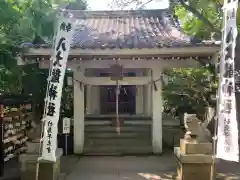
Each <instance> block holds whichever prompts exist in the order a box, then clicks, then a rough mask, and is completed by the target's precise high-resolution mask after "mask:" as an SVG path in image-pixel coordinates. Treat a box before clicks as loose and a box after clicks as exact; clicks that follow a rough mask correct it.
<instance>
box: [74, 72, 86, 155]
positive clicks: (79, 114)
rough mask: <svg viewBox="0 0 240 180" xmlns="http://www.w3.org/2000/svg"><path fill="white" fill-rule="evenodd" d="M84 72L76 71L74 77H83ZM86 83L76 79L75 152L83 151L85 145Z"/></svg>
mask: <svg viewBox="0 0 240 180" xmlns="http://www.w3.org/2000/svg"><path fill="white" fill-rule="evenodd" d="M81 76H82V73H80V72H78V71H75V72H74V74H73V77H74V79H77V80H79V79H81ZM84 109H85V107H84V85H83V84H81V83H79V82H77V81H74V153H75V154H81V153H83V146H84Z"/></svg>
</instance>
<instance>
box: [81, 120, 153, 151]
mask: <svg viewBox="0 0 240 180" xmlns="http://www.w3.org/2000/svg"><path fill="white" fill-rule="evenodd" d="M102 121H109V120H102ZM134 121H135V122H137V124H126V123H125V122H126V121H125V120H124V125H122V126H121V127H120V130H121V131H120V134H118V133H117V132H116V126H114V125H112V124H101V123H100V122H101V121H100V122H99V120H98V119H96V120H95V121H94V120H93V119H91V120H85V142H84V154H85V155H124V154H132V155H134V154H136V155H138V154H151V153H152V138H151V137H152V134H151V121H148V122H147V123H148V124H146V120H134ZM89 122H91V123H90V124H89ZM109 122H110V121H109ZM138 122H140V123H138ZM149 122H150V123H149Z"/></svg>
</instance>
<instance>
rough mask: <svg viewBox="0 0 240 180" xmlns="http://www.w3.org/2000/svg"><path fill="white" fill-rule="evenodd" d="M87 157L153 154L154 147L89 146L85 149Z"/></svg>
mask: <svg viewBox="0 0 240 180" xmlns="http://www.w3.org/2000/svg"><path fill="white" fill-rule="evenodd" d="M84 154H85V155H128V154H129V155H141V154H142V155H143V154H152V146H144V147H143V146H99V147H97V148H96V147H95V146H92V147H91V146H89V147H85V148H84Z"/></svg>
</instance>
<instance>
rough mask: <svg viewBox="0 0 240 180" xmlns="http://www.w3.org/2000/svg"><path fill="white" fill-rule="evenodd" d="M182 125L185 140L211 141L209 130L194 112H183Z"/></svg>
mask: <svg viewBox="0 0 240 180" xmlns="http://www.w3.org/2000/svg"><path fill="white" fill-rule="evenodd" d="M184 126H185V128H186V133H185V136H184V139H185V140H196V141H197V142H209V141H212V135H211V132H210V131H209V130H208V129H207V127H205V125H204V124H203V123H202V122H201V121H200V120H199V119H198V118H197V115H196V114H187V113H184Z"/></svg>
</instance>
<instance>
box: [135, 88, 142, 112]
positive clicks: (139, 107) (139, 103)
mask: <svg viewBox="0 0 240 180" xmlns="http://www.w3.org/2000/svg"><path fill="white" fill-rule="evenodd" d="M136 91H137V92H136V114H143V86H136Z"/></svg>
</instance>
